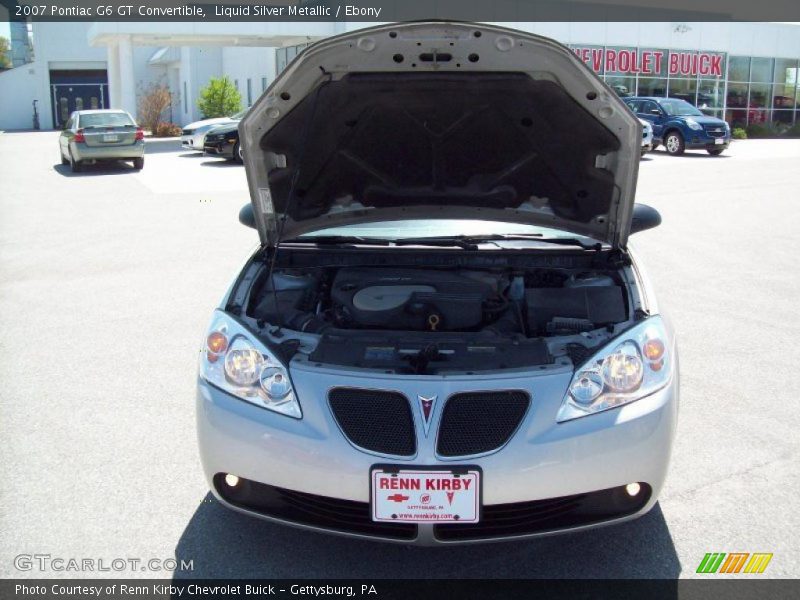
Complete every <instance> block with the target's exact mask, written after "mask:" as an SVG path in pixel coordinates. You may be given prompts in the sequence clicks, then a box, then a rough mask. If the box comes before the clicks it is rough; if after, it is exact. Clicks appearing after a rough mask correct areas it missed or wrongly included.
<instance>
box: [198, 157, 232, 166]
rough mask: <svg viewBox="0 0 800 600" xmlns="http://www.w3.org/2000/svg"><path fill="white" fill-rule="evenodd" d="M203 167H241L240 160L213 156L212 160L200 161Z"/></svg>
mask: <svg viewBox="0 0 800 600" xmlns="http://www.w3.org/2000/svg"><path fill="white" fill-rule="evenodd" d="M200 166H201V167H241V166H242V165H240V164H239V163H238V162H236V161H235V160H229V159H227V158H212V159H211V160H206V161H203V162H201V163H200Z"/></svg>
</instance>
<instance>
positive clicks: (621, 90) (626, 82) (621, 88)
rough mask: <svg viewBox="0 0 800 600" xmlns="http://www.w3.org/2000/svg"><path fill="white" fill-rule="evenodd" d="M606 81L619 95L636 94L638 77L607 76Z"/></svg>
mask: <svg viewBox="0 0 800 600" xmlns="http://www.w3.org/2000/svg"><path fill="white" fill-rule="evenodd" d="M606 83H607V84H608V85H609V87H610V88H611V89H612V90H614V91H615V92H616V93H617V95H618V96H622V97H623V98H624V97H625V96H635V95H636V77H606Z"/></svg>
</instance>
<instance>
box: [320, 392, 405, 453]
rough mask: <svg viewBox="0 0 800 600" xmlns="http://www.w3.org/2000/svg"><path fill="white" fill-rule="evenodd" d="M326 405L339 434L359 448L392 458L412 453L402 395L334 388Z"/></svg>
mask: <svg viewBox="0 0 800 600" xmlns="http://www.w3.org/2000/svg"><path fill="white" fill-rule="evenodd" d="M328 401H329V402H330V405H331V411H332V412H333V416H334V418H335V419H336V422H337V423H338V424H339V427H340V428H341V430H342V433H344V435H345V436H346V437H347V439H349V440H350V441H351V442H352V443H353V444H355V445H356V446H358V447H359V448H363V449H364V450H370V451H372V452H378V453H380V454H387V455H392V456H413V455H414V454H415V453H416V451H417V441H416V436H415V435H414V419H413V417H412V416H411V407H410V406H409V403H408V399H407V398H406V397H405V396H403V395H402V394H399V393H397V392H389V391H383V390H362V389H355V388H336V389H334V390H331V392H330V394H329V395H328Z"/></svg>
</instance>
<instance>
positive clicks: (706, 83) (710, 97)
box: [695, 78, 725, 114]
mask: <svg viewBox="0 0 800 600" xmlns="http://www.w3.org/2000/svg"><path fill="white" fill-rule="evenodd" d="M724 105H725V81H723V80H722V79H721V78H716V79H699V80H698V81H697V104H695V106H697V108H699V109H700V110H702V111H703V112H706V113H709V111H712V110H713V111H714V112H715V113H716V112H717V111H716V110H714V109H721V108H722V107H723V106H724ZM709 114H710V113H709Z"/></svg>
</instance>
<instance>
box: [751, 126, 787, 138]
mask: <svg viewBox="0 0 800 600" xmlns="http://www.w3.org/2000/svg"><path fill="white" fill-rule="evenodd" d="M778 133H779V132H778V130H777V129H776V128H775V126H774V125H771V124H767V123H752V124H750V125H748V126H747V137H748V138H770V137H777V135H778Z"/></svg>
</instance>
